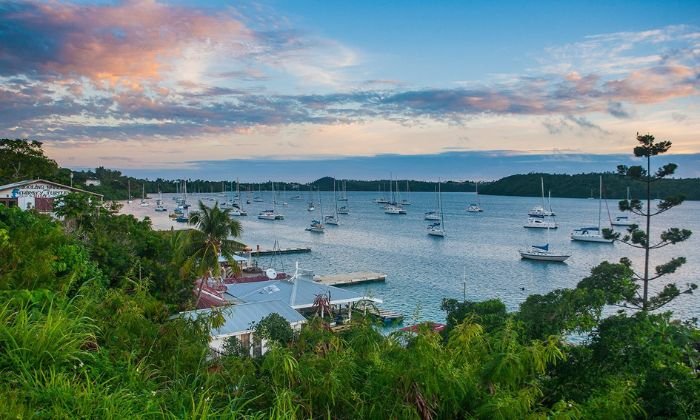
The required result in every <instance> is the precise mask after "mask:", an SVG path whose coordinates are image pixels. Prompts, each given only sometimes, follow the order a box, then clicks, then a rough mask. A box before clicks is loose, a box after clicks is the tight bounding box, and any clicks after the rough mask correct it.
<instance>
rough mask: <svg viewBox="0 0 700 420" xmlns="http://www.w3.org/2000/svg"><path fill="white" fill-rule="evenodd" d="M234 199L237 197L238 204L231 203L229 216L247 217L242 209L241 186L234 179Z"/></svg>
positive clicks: (246, 213)
mask: <svg viewBox="0 0 700 420" xmlns="http://www.w3.org/2000/svg"><path fill="white" fill-rule="evenodd" d="M236 197H238V203H232V205H231V213H229V214H230V215H231V216H247V215H248V212H247V211H245V210H244V209H243V201H242V200H243V199H242V196H241V184H240V182H238V178H236Z"/></svg>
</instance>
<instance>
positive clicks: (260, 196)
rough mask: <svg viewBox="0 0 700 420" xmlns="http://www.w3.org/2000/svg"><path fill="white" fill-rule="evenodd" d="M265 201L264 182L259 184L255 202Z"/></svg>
mask: <svg viewBox="0 0 700 420" xmlns="http://www.w3.org/2000/svg"><path fill="white" fill-rule="evenodd" d="M263 201H265V200H263V198H262V184H260V185H258V195H256V196H253V202H254V203H262V202H263Z"/></svg>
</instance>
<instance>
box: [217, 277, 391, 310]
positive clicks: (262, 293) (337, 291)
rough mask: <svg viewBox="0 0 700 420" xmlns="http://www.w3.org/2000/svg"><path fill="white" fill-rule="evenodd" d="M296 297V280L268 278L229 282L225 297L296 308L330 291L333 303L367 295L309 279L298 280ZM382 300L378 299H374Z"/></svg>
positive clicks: (362, 298) (361, 298)
mask: <svg viewBox="0 0 700 420" xmlns="http://www.w3.org/2000/svg"><path fill="white" fill-rule="evenodd" d="M296 284H297V287H296V297H295V299H294V302H290V298H291V296H292V293H293V289H294V282H291V281H287V280H268V281H260V282H255V283H236V284H228V285H226V286H227V291H226V293H224V297H225V298H226V299H229V300H231V301H233V300H234V299H239V300H241V301H244V302H262V301H267V300H273V299H274V300H281V301H282V302H286V303H288V304H289V305H290V306H292V307H293V308H296V309H301V308H310V307H311V306H313V302H314V299H315V298H316V296H317V295H320V294H328V292H330V296H331V304H339V303H348V302H357V301H360V300H365V299H367V298H366V297H364V296H362V295H360V294H357V293H355V292H351V291H350V290H346V289H341V288H339V287H334V286H327V285H325V284H321V283H316V282H313V281H309V280H304V279H297V280H296ZM372 300H375V301H377V302H381V301H379V300H377V299H372Z"/></svg>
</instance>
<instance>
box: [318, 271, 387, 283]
mask: <svg viewBox="0 0 700 420" xmlns="http://www.w3.org/2000/svg"><path fill="white" fill-rule="evenodd" d="M314 281H315V282H318V283H321V284H325V285H326V286H347V285H351V284H362V283H375V282H382V281H386V274H384V273H375V272H365V271H357V272H353V273H340V274H328V275H325V276H314Z"/></svg>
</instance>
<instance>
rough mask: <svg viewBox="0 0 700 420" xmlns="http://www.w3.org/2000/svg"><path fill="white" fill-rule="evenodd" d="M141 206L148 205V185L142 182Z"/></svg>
mask: <svg viewBox="0 0 700 420" xmlns="http://www.w3.org/2000/svg"><path fill="white" fill-rule="evenodd" d="M140 206H141V207H148V201H146V185H145V184H141V204H140Z"/></svg>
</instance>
